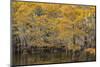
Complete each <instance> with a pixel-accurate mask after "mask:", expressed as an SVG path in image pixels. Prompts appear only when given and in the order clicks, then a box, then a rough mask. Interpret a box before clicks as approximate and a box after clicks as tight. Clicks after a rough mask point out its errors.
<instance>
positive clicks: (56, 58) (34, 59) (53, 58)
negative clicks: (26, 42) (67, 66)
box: [13, 52, 95, 65]
mask: <svg viewBox="0 0 100 67" xmlns="http://www.w3.org/2000/svg"><path fill="white" fill-rule="evenodd" d="M93 60H95V57H94V56H88V57H86V56H85V55H80V56H77V57H72V56H71V55H67V54H66V53H65V52H62V53H60V52H59V53H34V54H22V55H15V56H14V57H13V64H15V65H27V64H48V63H62V62H77V61H93Z"/></svg>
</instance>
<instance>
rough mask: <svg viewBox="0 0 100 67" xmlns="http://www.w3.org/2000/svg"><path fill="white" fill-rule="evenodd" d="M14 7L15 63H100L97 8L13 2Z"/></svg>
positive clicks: (13, 36) (13, 44) (13, 38)
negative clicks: (97, 38) (98, 58)
mask: <svg viewBox="0 0 100 67" xmlns="http://www.w3.org/2000/svg"><path fill="white" fill-rule="evenodd" d="M12 8H13V9H12V18H13V19H12V46H13V57H14V59H13V63H14V64H41V63H42V64H43V63H57V62H74V61H94V60H96V58H95V57H96V52H95V50H96V27H95V26H96V14H95V9H96V8H95V6H89V5H66V4H50V3H34V2H13V3H12ZM16 56H17V59H15V58H16ZM18 56H20V57H18ZM28 56H29V57H30V56H31V58H30V59H31V60H29V59H27V58H28ZM21 58H24V61H23V59H21ZM32 58H33V59H32ZM52 58H53V59H52ZM59 58H60V59H59ZM69 58H70V59H69ZM18 59H19V60H18Z"/></svg>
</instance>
